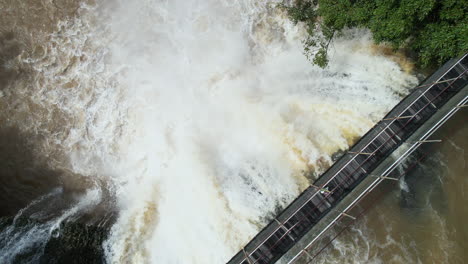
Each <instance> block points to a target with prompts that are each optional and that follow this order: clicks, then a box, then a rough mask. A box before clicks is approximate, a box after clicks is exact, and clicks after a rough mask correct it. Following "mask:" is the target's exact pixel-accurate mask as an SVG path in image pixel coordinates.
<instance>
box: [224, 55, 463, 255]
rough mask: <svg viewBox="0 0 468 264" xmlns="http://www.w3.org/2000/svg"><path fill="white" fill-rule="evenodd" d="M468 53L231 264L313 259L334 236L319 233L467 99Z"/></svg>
mask: <svg viewBox="0 0 468 264" xmlns="http://www.w3.org/2000/svg"><path fill="white" fill-rule="evenodd" d="M467 55H468V54H465V55H464V56H462V57H460V58H457V59H452V60H450V61H448V62H447V63H446V64H444V65H443V66H442V67H441V68H440V69H439V70H437V71H436V72H435V73H434V74H432V75H431V76H430V77H428V78H427V79H426V80H424V81H423V82H422V83H421V84H419V85H418V86H417V87H415V88H414V89H413V90H412V92H411V93H410V94H409V95H408V96H406V97H405V98H404V99H403V100H402V101H401V102H400V103H399V104H398V105H396V106H395V107H394V108H393V109H392V110H391V111H390V112H389V113H388V114H387V115H386V116H385V117H384V118H383V119H382V120H381V121H380V122H379V123H377V124H376V125H375V126H374V127H373V128H372V129H370V130H369V131H368V132H367V133H366V134H365V135H364V136H363V137H362V138H361V139H360V140H359V141H358V142H357V143H356V144H355V145H354V146H352V147H351V148H350V149H349V151H347V152H346V153H345V154H343V155H342V156H341V157H340V158H339V159H338V160H337V161H336V162H335V163H334V164H333V165H332V166H331V167H330V168H329V169H328V170H327V171H325V172H324V173H323V174H322V175H321V176H320V177H319V178H318V179H317V180H316V181H315V182H314V183H313V184H311V185H310V186H309V187H308V188H307V189H306V190H305V191H304V192H302V193H301V194H300V195H299V197H297V198H296V199H295V200H294V201H293V202H292V203H291V204H290V205H289V206H288V207H286V208H285V209H284V210H283V211H282V212H281V213H280V214H279V215H277V216H276V218H275V219H274V220H273V221H271V222H270V223H269V224H268V225H267V226H266V227H265V228H264V229H263V230H261V231H260V232H259V233H258V234H257V235H256V236H255V237H254V238H253V239H252V240H251V241H250V242H249V243H248V244H247V245H245V246H244V247H243V248H242V249H241V250H240V251H239V252H238V253H237V254H236V255H235V256H234V257H233V258H232V259H231V260H229V261H228V264H267V263H275V262H280V263H297V264H299V263H310V262H312V261H313V259H314V258H315V257H316V256H317V255H318V254H320V252H321V251H322V250H323V249H324V248H325V247H326V246H327V244H329V243H331V240H330V239H329V241H328V242H327V241H325V242H323V241H322V242H320V238H321V237H323V236H324V234H325V233H326V232H327V231H328V230H330V229H331V228H332V227H334V226H337V223H338V224H339V225H341V226H344V227H346V226H348V225H349V224H350V223H352V222H353V221H355V220H356V219H357V218H359V217H360V216H361V215H362V214H363V213H364V211H365V210H366V209H367V208H366V207H363V206H361V205H360V204H359V203H362V202H363V201H364V199H365V198H366V197H369V196H372V193H375V192H372V191H373V190H374V189H375V188H376V187H378V186H379V187H380V186H385V182H389V181H397V180H398V179H399V177H401V176H402V175H399V174H398V173H400V172H401V170H396V168H398V167H399V166H401V164H402V162H403V161H405V160H406V159H408V157H409V156H410V155H412V154H414V153H417V151H416V150H417V149H418V148H420V146H421V145H423V144H427V143H431V142H437V141H438V140H437V139H431V138H430V136H431V135H432V134H433V133H434V132H435V131H436V130H437V129H438V128H439V127H440V126H441V125H442V124H444V123H445V122H446V121H447V120H448V119H449V118H450V117H451V116H452V115H453V114H454V113H455V112H457V111H458V110H459V109H461V108H462V107H466V106H467V103H468V73H467V70H468V56H467ZM416 163H417V162H416ZM372 199H373V198H372ZM342 230H344V229H342ZM340 233H341V231H340V232H338V234H336V235H339V234H340Z"/></svg>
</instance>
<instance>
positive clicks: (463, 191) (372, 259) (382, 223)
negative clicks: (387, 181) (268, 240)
mask: <svg viewBox="0 0 468 264" xmlns="http://www.w3.org/2000/svg"><path fill="white" fill-rule="evenodd" d="M467 117H468V110H467V109H462V110H460V111H459V112H458V113H457V114H456V115H455V116H454V117H452V119H451V120H449V121H448V122H447V123H446V124H445V125H444V126H443V127H442V128H440V129H439V131H437V132H436V133H435V134H434V135H433V136H432V137H431V138H433V139H442V140H443V141H442V143H436V144H433V145H431V146H430V148H428V150H425V151H426V152H428V155H427V156H426V158H425V159H424V160H422V161H421V162H420V163H419V165H418V166H417V167H415V168H414V169H413V170H412V171H411V172H409V173H408V174H407V175H406V177H405V180H404V181H400V184H399V186H397V187H396V188H393V189H392V190H391V192H390V193H387V194H383V195H384V196H383V199H382V200H380V201H379V202H377V203H376V205H375V206H374V207H372V209H370V210H369V211H368V213H367V214H366V215H365V216H364V217H363V218H362V219H360V220H359V221H358V222H356V223H355V224H354V225H352V226H351V228H350V229H349V230H347V231H345V232H344V233H343V234H342V235H341V236H339V237H338V238H337V239H336V240H335V241H334V242H333V243H332V244H331V246H330V247H329V248H327V249H326V250H325V251H323V252H322V253H321V254H320V255H319V256H318V257H317V259H316V260H318V261H317V263H395V264H397V263H424V264H426V263H434V264H439V263H460V264H461V263H466V260H467V259H468V227H467V225H466V220H467V219H468V206H467V202H468V178H467V161H468V124H467V123H466V121H467ZM313 263H315V262H313Z"/></svg>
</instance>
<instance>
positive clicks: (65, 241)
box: [40, 223, 108, 264]
mask: <svg viewBox="0 0 468 264" xmlns="http://www.w3.org/2000/svg"><path fill="white" fill-rule="evenodd" d="M107 235H108V229H105V228H99V227H96V226H90V225H85V224H81V223H67V224H65V225H63V227H62V228H61V230H60V233H59V234H58V236H52V237H51V238H50V239H49V241H48V242H47V244H46V246H45V249H44V254H43V255H42V256H41V258H40V263H44V264H46V263H47V264H53V263H57V264H59V263H76V264H78V263H79V264H81V263H89V264H93V263H105V261H104V249H103V247H102V244H103V242H104V241H105V240H106V238H107Z"/></svg>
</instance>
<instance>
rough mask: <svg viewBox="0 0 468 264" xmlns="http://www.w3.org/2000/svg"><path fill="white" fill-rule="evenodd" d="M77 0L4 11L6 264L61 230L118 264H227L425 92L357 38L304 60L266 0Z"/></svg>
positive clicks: (363, 35)
mask: <svg viewBox="0 0 468 264" xmlns="http://www.w3.org/2000/svg"><path fill="white" fill-rule="evenodd" d="M75 2H76V1H65V0H64V1H46V0H44V1H37V3H36V2H35V3H36V4H34V5H33V6H26V4H24V5H20V4H19V3H14V4H18V5H17V6H16V5H15V6H14V4H11V3H9V1H3V0H2V1H0V3H1V5H2V12H5V16H3V17H2V18H0V19H1V21H0V22H1V23H2V26H1V27H0V58H1V63H2V64H1V65H0V80H1V82H0V121H1V128H0V134H1V136H2V137H1V139H0V150H1V151H2V152H1V153H0V155H4V157H3V156H2V157H1V158H2V159H1V161H0V162H2V163H0V166H2V168H1V169H2V171H1V172H0V181H1V183H2V184H1V185H2V187H0V188H2V194H0V195H1V196H0V198H1V200H2V202H1V204H0V206H1V207H0V209H1V211H0V216H15V215H16V217H15V218H14V220H13V221H11V222H9V223H8V224H7V227H6V228H4V229H2V230H3V231H2V233H1V234H0V242H2V243H6V242H5V241H8V244H7V246H6V247H2V248H0V262H2V263H10V262H14V261H15V260H17V261H18V259H21V260H23V261H25V262H33V263H34V262H35V261H37V260H38V259H39V258H40V255H41V254H43V253H44V247H46V246H45V245H46V243H47V241H48V240H49V239H51V238H53V237H56V236H60V233H61V232H62V228H61V227H62V226H63V223H66V222H72V223H73V222H84V223H88V224H90V225H95V226H96V225H97V226H99V225H103V226H105V225H109V234H108V235H107V239H106V240H105V241H104V242H103V243H102V247H103V252H104V255H105V259H106V261H107V262H109V263H223V262H225V261H227V260H228V259H229V258H230V257H231V256H232V255H233V254H234V253H236V252H237V250H239V248H240V247H241V246H242V245H243V244H245V243H246V242H247V241H248V240H249V239H250V238H251V237H252V236H253V235H255V234H256V233H257V232H258V230H260V229H261V228H262V227H263V226H264V225H265V224H266V223H267V222H268V220H269V219H271V217H272V216H273V215H274V214H275V212H277V210H278V209H280V208H283V207H284V206H286V205H287V204H288V203H289V202H290V201H291V200H292V199H294V198H295V197H296V195H297V194H299V192H300V191H301V190H303V189H304V188H305V187H306V186H307V184H308V181H309V180H310V179H311V177H313V176H311V175H313V174H311V173H309V172H315V173H319V172H320V171H322V170H323V169H324V168H326V167H327V166H329V165H330V163H331V156H332V155H333V154H334V153H335V152H337V151H339V150H344V149H346V148H347V147H348V146H349V144H351V143H352V142H353V141H354V140H355V139H356V138H357V137H359V136H360V135H362V134H363V133H365V132H366V131H367V130H368V129H369V128H370V127H371V126H372V125H373V124H374V123H375V122H376V121H378V120H379V118H381V117H382V116H383V115H384V114H385V113H386V112H387V111H388V110H389V109H390V108H391V107H392V106H394V105H395V104H396V103H397V102H398V101H399V98H400V96H401V95H403V94H406V93H407V90H406V89H407V87H411V86H412V85H413V84H415V83H416V81H417V80H416V78H415V77H414V76H412V75H410V74H408V73H406V72H404V71H402V70H401V68H400V66H399V65H398V64H397V63H396V62H394V61H393V60H391V59H390V58H388V57H385V56H383V55H381V54H379V52H378V49H375V47H374V46H373V45H372V42H371V36H370V35H369V33H368V32H366V31H362V30H349V31H348V32H347V33H346V34H345V35H344V36H341V37H340V38H338V39H337V40H336V42H334V44H333V47H332V48H331V53H332V58H331V61H330V65H329V67H328V68H327V69H325V70H323V69H320V68H316V67H314V66H312V65H311V64H310V62H308V61H307V60H306V58H305V56H304V55H303V54H302V47H301V39H302V38H303V35H304V32H303V29H302V28H301V26H300V25H299V26H294V25H293V24H292V23H291V22H290V21H288V19H287V18H286V17H285V14H283V13H282V12H281V11H280V10H279V9H277V8H275V6H274V3H273V2H272V1H266V0H265V1H255V0H237V1H228V0H225V1H221V0H219V1H215V0H172V1H169V0H167V1H164V0H146V1H143V0H138V1H123V0H113V1H104V2H102V3H99V4H97V3H93V2H92V1H83V2H81V3H79V4H77V3H75ZM23 217H27V218H29V219H33V221H37V224H33V225H18V224H16V223H17V222H18V221H19V220H18V219H21V218H23ZM46 251H47V250H46ZM28 252H29V253H28ZM31 252H32V253H31Z"/></svg>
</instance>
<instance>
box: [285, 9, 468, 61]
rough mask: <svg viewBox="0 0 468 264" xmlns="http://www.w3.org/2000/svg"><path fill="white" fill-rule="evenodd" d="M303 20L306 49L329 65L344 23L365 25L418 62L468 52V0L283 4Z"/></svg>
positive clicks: (311, 56)
mask: <svg viewBox="0 0 468 264" xmlns="http://www.w3.org/2000/svg"><path fill="white" fill-rule="evenodd" d="M280 6H281V7H282V8H284V9H285V10H286V11H287V13H288V15H289V17H290V19H291V20H292V21H293V22H294V23H299V22H301V23H304V24H305V26H306V29H307V33H308V36H307V37H306V39H305V40H304V53H305V54H306V56H307V57H308V58H309V59H310V60H311V61H312V62H313V63H314V64H316V65H318V66H320V67H325V66H326V65H327V64H328V53H327V51H328V47H329V45H330V43H331V42H332V41H333V39H334V38H335V36H336V35H337V34H336V33H339V32H341V31H342V30H343V29H345V28H352V27H365V28H368V29H370V30H371V31H372V33H373V38H374V41H375V42H376V43H377V44H380V43H385V44H388V45H390V46H391V47H392V48H394V49H406V50H409V51H412V52H414V53H415V54H416V56H417V63H418V64H419V66H420V67H428V66H435V65H439V64H442V63H443V62H445V61H446V60H448V59H450V58H452V57H456V56H459V55H461V54H463V53H465V52H467V51H468V16H467V10H468V0H372V1H371V0H296V1H294V2H293V3H292V4H289V5H286V4H282V5H280Z"/></svg>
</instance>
